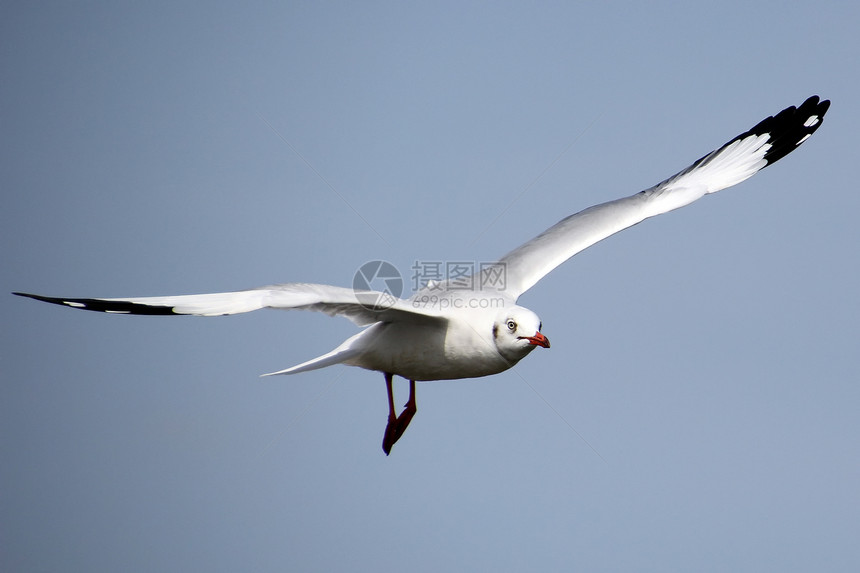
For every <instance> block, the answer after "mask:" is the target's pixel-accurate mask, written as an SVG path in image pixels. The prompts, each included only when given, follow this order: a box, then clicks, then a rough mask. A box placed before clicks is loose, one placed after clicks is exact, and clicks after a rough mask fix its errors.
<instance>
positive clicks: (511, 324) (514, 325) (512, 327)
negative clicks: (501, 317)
mask: <svg viewBox="0 0 860 573" xmlns="http://www.w3.org/2000/svg"><path fill="white" fill-rule="evenodd" d="M507 326H508V330H510V331H511V332H513V331H515V330H516V329H517V323H516V322H514V321H513V320H509V321H508V324H507Z"/></svg>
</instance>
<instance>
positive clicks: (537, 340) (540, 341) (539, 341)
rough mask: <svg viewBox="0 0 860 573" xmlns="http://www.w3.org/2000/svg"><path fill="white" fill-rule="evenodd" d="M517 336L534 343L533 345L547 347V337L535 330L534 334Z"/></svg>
mask: <svg viewBox="0 0 860 573" xmlns="http://www.w3.org/2000/svg"><path fill="white" fill-rule="evenodd" d="M518 338H524V339H525V340H528V341H529V344H534V345H535V346H543V347H544V348H549V338H547V337H546V336H544V335H543V334H541V333H540V332H535V335H534V336H520V337H518Z"/></svg>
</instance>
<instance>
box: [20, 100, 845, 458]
mask: <svg viewBox="0 0 860 573" xmlns="http://www.w3.org/2000/svg"><path fill="white" fill-rule="evenodd" d="M829 107H830V101H829V100H824V101H821V100H819V98H818V96H812V97H810V98H809V99H807V100H806V101H804V102H803V103H802V104H801V105H800V106H799V107H794V106H791V107H788V108H786V109H784V110H782V111H781V112H779V113H778V114H776V115H774V116H770V117H768V118H766V119H764V120H762V121H761V122H759V123H758V124H756V125H755V127H753V128H752V129H750V130H749V131H745V132H744V133H742V134H740V135H738V136H737V137H735V138H734V139H732V140H731V141H729V142H728V143H726V144H725V145H723V146H722V147H719V148H718V149H716V150H715V151H712V152H711V153H708V154H707V155H705V156H704V157H702V158H701V159H699V160H698V161H696V162H694V163H693V164H692V165H690V166H689V167H687V168H686V169H684V170H683V171H681V172H679V173H677V174H675V175H673V176H671V177H669V178H668V179H666V180H664V181H662V182H661V183H658V184H657V185H654V186H653V187H651V188H649V189H645V190H644V191H640V192H639V193H636V194H635V195H631V196H629V197H625V198H622V199H617V200H615V201H609V202H607V203H602V204H600V205H595V206H593V207H589V208H588V209H585V210H584V211H580V212H578V213H575V214H573V215H570V216H569V217H566V218H565V219H562V220H561V221H559V222H558V223H556V224H555V225H553V226H552V227H550V228H549V229H547V230H546V231H544V232H543V233H541V234H540V235H538V236H537V237H535V238H533V239H532V240H530V241H528V242H526V243H525V244H523V245H521V246H519V247H517V248H516V249H514V250H513V251H511V252H509V253H508V254H506V255H505V256H503V257H502V258H500V259H499V260H498V261H497V262H495V263H493V264H490V265H486V266H483V265H482V268H481V269H480V271H479V272H477V273H474V274H473V275H471V276H469V277H465V280H464V277H457V278H456V279H453V278H449V279H447V280H445V281H439V282H432V281H431V282H429V283H428V284H427V285H426V286H424V287H423V288H422V289H420V290H418V291H417V292H415V293H414V294H413V295H412V297H411V298H409V299H400V298H396V297H393V296H392V295H391V293H390V292H379V291H373V290H357V289H350V288H342V287H336V286H329V285H320V284H307V283H286V284H278V285H272V286H264V287H259V288H253V289H249V290H242V291H236V292H223V293H210V294H194V295H179V296H156V297H142V298H63V297H49V296H42V295H38V294H28V293H21V292H16V293H13V294H16V295H19V296H25V297H29V298H32V299H36V300H40V301H43V302H48V303H53V304H59V305H64V306H68V307H71V308H78V309H82V310H92V311H99V312H106V313H112V314H145V315H195V316H219V315H226V314H238V313H243V312H250V311H252V310H257V309H261V308H277V309H286V310H313V311H319V312H324V313H326V314H328V315H331V316H343V317H346V318H348V319H349V320H351V321H352V322H354V323H355V324H356V325H358V326H363V327H366V328H364V329H363V330H361V331H360V332H359V333H358V334H356V335H354V336H352V337H350V338H348V339H347V340H345V341H344V342H343V343H342V344H341V345H340V346H338V347H337V348H335V349H334V350H332V351H331V352H328V353H326V354H323V355H322V356H319V357H317V358H314V359H312V360H308V361H307V362H303V363H301V364H297V365H296V366H292V367H290V368H286V369H284V370H280V371H278V372H272V373H269V374H264V375H263V376H273V375H280V374H298V373H300V372H307V371H308V370H315V369H317V368H324V367H326V366H331V365H334V364H346V365H349V366H357V367H360V368H365V369H367V370H375V371H378V372H381V373H382V374H383V375H384V377H385V385H386V390H387V393H388V423H387V425H386V428H385V434H384V436H383V441H382V449H383V451H384V452H385V454H386V455H388V454H389V453H390V452H391V447H392V446H393V445H394V444H395V442H397V440H399V439H400V437H401V436H402V435H403V432H404V431H405V430H406V427H407V426H408V425H409V422H410V421H411V420H412V418H413V416H414V415H415V413H416V412H417V406H416V402H415V382H416V381H426V380H451V379H461V378H477V377H480V376H490V375H492V374H498V373H499V372H503V371H505V370H507V369H509V368H511V367H513V366H514V365H515V364H517V363H518V362H519V361H520V360H522V359H523V358H525V357H526V356H527V355H528V354H530V353H531V352H532V351H533V350H534V349H535V348H537V347H538V346H540V347H543V348H549V347H550V344H549V339H548V338H547V337H546V336H545V335H544V334H543V333H542V332H541V329H542V325H541V321H540V319H539V318H538V316H537V315H536V314H535V313H534V312H532V311H531V310H529V309H527V308H524V307H522V306H519V305H517V300H518V299H519V297H520V296H521V295H522V294H523V293H524V292H526V291H527V290H529V289H530V288H531V287H533V286H534V285H535V284H536V283H537V282H538V281H539V280H541V279H542V278H543V277H544V276H545V275H547V274H548V273H549V272H550V271H552V270H553V269H555V268H556V267H557V266H559V265H560V264H562V263H563V262H565V261H566V260H568V259H569V258H571V257H572V256H574V255H575V254H577V253H579V252H580V251H582V250H583V249H585V248H587V247H590V246H591V245H593V244H595V243H597V242H599V241H601V240H603V239H605V238H607V237H609V236H610V235H613V234H615V233H617V232H618V231H621V230H623V229H626V228H628V227H632V226H633V225H636V224H637V223H640V222H642V221H644V220H645V219H648V218H650V217H653V216H655V215H660V214H662V213H666V212H669V211H673V210H675V209H678V208H680V207H683V206H685V205H689V204H690V203H692V202H693V201H696V200H698V199H700V198H702V197H704V196H705V195H708V194H711V193H716V192H717V191H720V190H722V189H725V188H727V187H731V186H733V185H737V184H738V183H740V182H742V181H745V180H746V179H749V178H750V177H752V176H753V175H755V174H756V173H757V172H759V171H760V170H762V169H764V168H765V167H767V166H768V165H770V164H771V163H774V162H776V161H778V160H779V159H782V158H783V157H784V156H786V155H787V154H789V153H791V152H792V151H793V150H794V149H796V148H797V147H798V146H799V145H800V144H801V143H803V142H804V141H806V140H807V139H808V138H809V137H810V136H811V135H812V134H813V133H815V131H816V130H817V129H818V128H819V127H821V123H822V120H823V118H824V114H825V113H826V112H827V109H828V108H829ZM395 375H396V376H401V377H403V378H405V379H407V380H408V381H409V399H408V401H407V402H406V405H405V407H404V409H403V411H402V412H401V413H400V414H399V415H398V414H397V413H396V411H395V408H394V392H393V388H392V382H393V379H394V376H395Z"/></svg>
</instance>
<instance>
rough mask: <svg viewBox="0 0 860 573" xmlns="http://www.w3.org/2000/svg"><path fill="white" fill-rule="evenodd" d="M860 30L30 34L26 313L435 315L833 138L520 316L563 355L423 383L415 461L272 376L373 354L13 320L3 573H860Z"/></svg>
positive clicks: (651, 233) (794, 19)
mask: <svg viewBox="0 0 860 573" xmlns="http://www.w3.org/2000/svg"><path fill="white" fill-rule="evenodd" d="M858 12H860V9H858V8H857V7H856V6H853V5H850V4H849V3H842V2H838V3H837V2H820V3H817V4H816V5H815V6H814V7H812V6H806V5H791V6H787V5H783V4H779V3H771V2H752V3H750V2H734V1H731V2H722V3H719V4H714V3H708V4H699V3H660V2H657V3H649V4H643V3H617V4H609V3H549V2H548V3H534V4H528V5H525V4H515V3H504V4H499V3H473V2H465V3H463V2H458V3H449V4H448V3H434V4H433V6H432V7H431V6H424V7H420V6H412V5H407V4H400V3H381V2H369V3H305V4H298V3H255V4H250V5H249V4H243V5H239V4H236V5H230V4H223V3H196V4H195V3H180V4H176V3H147V4H146V5H140V6H119V5H113V4H109V3H85V4H78V5H72V4H58V5H51V6H46V5H35V4H32V3H28V4H26V5H23V4H19V5H16V6H9V7H7V8H6V9H5V10H4V16H3V18H2V19H0V46H2V50H0V72H2V81H0V122H2V133H3V136H2V138H0V146H2V153H0V184H2V188H3V193H4V198H5V200H4V208H3V209H2V212H0V219H1V220H2V225H0V237H2V244H3V245H4V248H3V249H2V251H0V252H2V268H3V269H4V270H3V272H2V273H0V283H2V290H3V291H4V292H7V293H8V292H11V291H21V290H23V291H29V292H38V293H42V294H47V295H59V296H103V297H110V296H113V297H120V296H149V295H153V296H154V295H165V294H185V293H199V292H215V291H225V290H237V289H242V288H249V287H254V286H259V285H264V284H272V283H277V282H292V281H301V282H319V283H327V284H335V285H341V286H350V285H351V284H352V280H353V276H354V273H355V272H356V270H357V269H358V268H359V267H360V266H361V265H362V264H364V263H365V262H367V261H371V260H385V261H389V262H391V263H392V264H393V265H395V266H396V267H397V268H398V269H400V270H401V272H402V273H403V275H404V278H405V282H406V284H407V287H408V284H409V281H408V275H409V273H410V268H411V267H412V265H414V264H415V261H441V262H446V261H474V262H482V261H492V260H494V259H495V258H497V257H499V256H501V255H502V254H504V253H505V252H507V251H508V250H510V249H511V248H513V247H515V246H517V245H519V244H520V243H522V242H523V241H525V240H527V239H529V238H531V237H532V236H534V235H535V234H537V233H539V232H540V231H542V230H543V229H545V228H546V227H548V226H550V225H551V224H553V223H554V222H556V221H557V220H558V219H560V218H561V217H563V216H565V215H568V214H570V213H573V212H575V211H578V210H580V209H582V208H585V207H588V206H590V205H593V204H595V203H599V202H603V201H606V200H610V199H613V198H616V197H621V196H624V195H629V194H632V193H634V192H636V191H639V190H641V189H643V188H645V187H648V186H650V185H652V184H654V183H656V182H657V181H660V180H661V179H663V178H665V177H666V176H668V175H671V174H672V173H674V172H676V171H677V170H679V169H681V168H683V167H685V166H686V165H688V164H689V163H691V162H692V161H693V160H695V159H697V158H698V157H700V156H701V155H703V154H704V153H706V152H708V151H710V150H711V149H713V148H714V147H716V146H718V145H720V144H722V143H724V142H725V141H727V140H728V139H730V138H731V137H733V136H735V135H737V134H738V133H741V132H742V131H744V130H746V129H748V128H749V127H751V126H752V125H754V124H755V123H757V122H758V121H759V120H760V119H762V118H764V117H766V116H767V115H771V114H773V113H776V112H778V111H779V110H781V109H782V108H784V107H786V106H788V105H797V104H799V103H801V102H802V101H803V100H804V99H805V98H806V97H807V96H809V95H812V94H820V95H821V96H822V97H825V98H829V99H831V100H832V101H833V106H832V108H831V110H830V112H829V114H828V116H827V119H826V121H825V123H824V125H823V127H822V128H821V129H820V130H819V131H818V132H817V133H816V134H815V136H814V137H813V138H812V139H811V140H810V141H808V142H807V143H806V144H804V146H803V148H802V149H801V150H799V151H798V152H797V153H796V154H792V155H790V156H789V157H787V158H786V159H784V160H782V161H781V162H780V163H779V164H777V165H775V166H773V167H771V168H768V169H766V170H765V171H764V172H762V173H760V174H758V175H756V176H755V177H754V178H753V179H751V180H750V181H748V182H746V183H744V184H742V185H740V186H738V187H735V188H732V189H729V190H726V191H724V192H722V193H719V194H717V195H715V196H712V197H707V198H705V199H704V200H702V201H700V202H698V203H696V204H695V205H692V206H690V207H688V208H685V209H683V210H681V211H678V212H674V213H670V214H668V215H665V216H661V217H659V218H657V219H654V220H651V221H647V222H645V223H643V224H642V225H639V226H637V227H635V228H633V229H630V230H627V231H625V232H624V233H622V234H620V235H617V236H615V237H612V238H610V239H609V240H607V241H604V242H603V243H600V244H599V245H596V246H594V247H592V248H590V249H588V250H587V251H585V252H583V253H581V254H580V255H578V256H577V257H575V258H574V259H573V260H571V261H569V262H568V263H566V264H565V265H564V266H562V267H560V268H559V269H557V270H556V271H554V272H553V273H552V274H551V275H549V276H548V277H546V278H545V279H544V280H543V281H542V282H541V283H540V284H539V285H538V286H537V287H535V288H534V289H532V290H531V291H529V292H528V293H527V294H526V295H525V296H524V297H523V298H522V299H521V301H520V302H521V304H524V305H525V306H527V307H529V308H531V309H533V310H534V311H535V312H537V313H538V315H540V317H541V318H542V320H543V325H544V328H543V331H544V333H545V334H546V335H547V336H548V337H549V338H550V340H552V348H551V349H549V350H544V349H538V351H536V352H534V353H533V354H532V355H531V356H529V357H528V358H527V359H526V360H524V361H523V362H521V363H520V364H519V365H518V366H517V367H516V368H515V369H513V370H512V371H509V372H506V373H503V374H501V375H497V376H494V377H490V378H484V379H479V380H466V381H456V382H430V383H421V384H419V386H418V408H419V411H418V414H417V415H416V417H415V419H414V420H413V422H412V424H411V426H410V428H409V430H408V431H407V432H406V434H405V435H404V437H403V438H402V439H401V440H400V442H398V443H397V445H396V446H395V447H394V450H393V452H392V455H391V456H390V457H386V456H385V455H384V454H383V453H382V451H381V447H380V446H381V441H382V433H383V429H384V426H385V418H386V413H387V404H386V400H385V389H384V383H383V378H382V376H381V375H380V374H378V373H373V372H366V371H361V370H358V369H351V368H347V367H333V368H329V369H325V370H320V371H315V372H309V373H305V374H302V375H300V376H294V377H277V378H266V379H260V378H258V375H259V374H261V373H263V372H271V371H273V370H278V369H281V368H285V367H287V366H290V365H293V364H297V363H299V362H302V361H304V360H307V359H309V358H312V357H314V356H316V355H318V354H322V353H323V352H326V351H328V350H330V349H331V348H333V347H334V346H336V345H337V344H338V343H340V341H341V340H343V339H344V338H346V337H347V336H349V335H351V334H353V333H354V332H356V329H355V327H354V326H353V325H352V324H351V323H349V322H348V321H346V320H343V319H332V318H328V317H326V316H323V315H317V314H312V313H297V312H293V313H283V312H275V311H269V312H262V311H261V312H257V313H252V314H248V315H241V316H231V317H220V318H196V317H127V316H108V315H101V314H97V313H82V312H73V311H71V310H67V309H62V308H58V307H55V306H50V305H45V304H41V303H37V302H35V301H31V300H25V299H20V298H17V297H12V296H11V295H6V296H0V313H2V315H0V316H2V324H3V325H4V327H3V328H2V329H0V337H2V339H0V341H2V344H0V349H2V350H0V372H2V385H0V392H2V394H0V408H1V409H2V410H0V412H1V413H2V415H0V452H2V460H3V463H2V464H0V480H2V483H3V487H2V488H0V505H2V508H3V510H2V512H0V515H2V517H0V527H2V529H0V537H2V539H3V543H2V548H0V569H3V570H4V571H37V570H64V571H84V570H86V571H116V570H122V571H154V570H158V571H187V570H189V569H191V570H205V571H236V570H256V571H284V570H291V571H332V570H378V571H395V570H396V571H403V570H415V571H439V570H496V571H521V570H525V569H530V570H547V571H552V570H564V571H572V570H583V571H619V570H628V571H629V570H635V571H666V570H697V571H728V570H731V571H761V570H781V571H809V570H831V571H837V570H843V571H845V570H855V569H856V568H857V567H858V566H860V549H858V547H857V543H856V532H857V531H858V529H860V490H858V488H857V483H858V479H860V448H858V436H860V421H858V416H857V412H858V406H860V389H858V384H857V381H858V380H860V358H858V353H857V342H858V340H860V336H858V335H860V332H858V324H860V304H858V302H857V301H858V299H857V292H860V271H859V270H858V265H857V246H858V244H860V231H858V226H857V225H856V222H855V218H856V213H857V212H858V211H860V199H858V193H857V192H856V189H855V187H856V184H855V172H854V168H855V165H854V163H855V161H856V157H857V143H856V134H857V133H858V132H860V113H858V111H857V109H858V106H857V104H856V102H857V101H858V96H860V84H858V79H857V74H856V73H855V72H856V62H857V61H858V57H860V41H858V39H857V33H856V23H857V22H858V20H860V13H858ZM397 392H398V396H397V400H398V402H401V403H402V402H404V401H405V399H406V385H405V383H403V381H402V380H399V381H398V384H397Z"/></svg>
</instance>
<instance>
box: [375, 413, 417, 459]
mask: <svg viewBox="0 0 860 573" xmlns="http://www.w3.org/2000/svg"><path fill="white" fill-rule="evenodd" d="M417 411H418V409H417V408H416V407H415V406H414V405H413V406H412V407H410V406H409V404H407V405H406V409H405V410H403V412H401V413H400V415H399V416H397V417H394V418H388V425H387V426H385V436H384V437H383V438H382V451H383V452H385V455H386V456H387V455H388V454H390V453H391V446H393V445H394V444H395V443H396V442H397V440H399V439H400V436H402V435H403V432H405V431H406V427H407V426H408V425H409V422H411V421H412V418H413V416H415V412H417Z"/></svg>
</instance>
